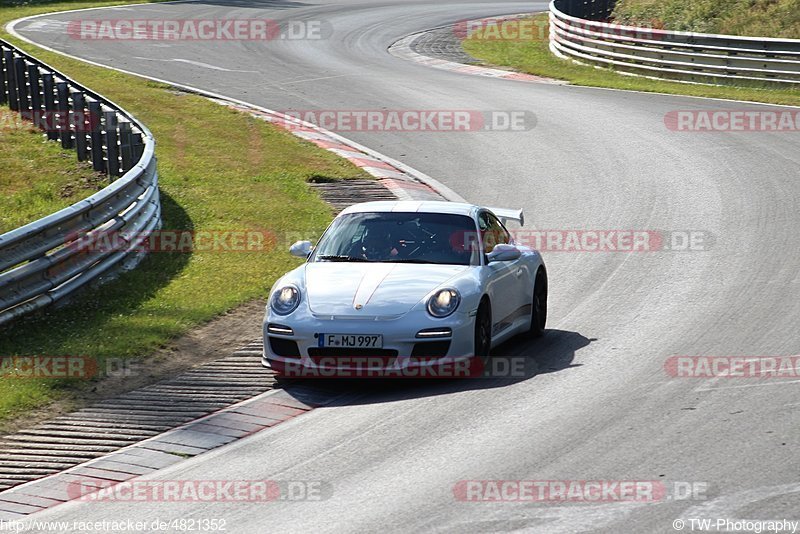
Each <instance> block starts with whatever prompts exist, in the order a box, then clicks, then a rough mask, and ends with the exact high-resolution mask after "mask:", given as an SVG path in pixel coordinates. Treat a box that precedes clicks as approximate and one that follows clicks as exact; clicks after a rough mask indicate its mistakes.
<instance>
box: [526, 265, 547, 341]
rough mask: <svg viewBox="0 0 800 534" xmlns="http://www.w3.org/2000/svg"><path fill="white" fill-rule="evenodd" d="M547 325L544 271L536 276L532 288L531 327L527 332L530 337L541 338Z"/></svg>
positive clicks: (545, 276) (545, 278)
mask: <svg viewBox="0 0 800 534" xmlns="http://www.w3.org/2000/svg"><path fill="white" fill-rule="evenodd" d="M546 323H547V275H546V274H545V273H544V271H541V270H540V271H539V272H538V273H537V274H536V283H535V284H534V287H533V302H532V312H531V326H530V329H529V330H528V335H529V336H530V337H542V336H543V335H544V332H545V324H546Z"/></svg>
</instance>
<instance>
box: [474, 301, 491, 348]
mask: <svg viewBox="0 0 800 534" xmlns="http://www.w3.org/2000/svg"><path fill="white" fill-rule="evenodd" d="M491 348H492V310H491V307H490V306H489V303H488V302H487V301H483V302H481V305H480V306H478V315H476V316H475V356H476V357H477V358H480V360H481V361H482V362H483V363H484V364H486V363H487V362H488V361H489V351H490V349H491Z"/></svg>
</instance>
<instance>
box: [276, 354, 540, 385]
mask: <svg viewBox="0 0 800 534" xmlns="http://www.w3.org/2000/svg"><path fill="white" fill-rule="evenodd" d="M271 365H272V368H273V370H275V371H276V372H278V373H279V374H281V375H282V376H284V377H286V378H304V379H308V378H322V379H332V378H344V379H348V378H374V379H379V378H381V379H383V378H385V379H453V378H456V379H457V378H527V377H530V376H533V375H534V374H536V372H537V370H538V365H537V363H536V361H535V360H534V359H532V358H529V357H525V356H519V357H506V358H503V357H494V358H490V359H489V360H488V361H487V362H484V361H482V360H481V359H480V358H476V357H471V358H464V359H456V358H452V357H443V358H439V357H417V356H414V357H410V358H398V359H395V358H394V357H387V356H369V355H365V356H348V355H346V354H344V355H342V356H326V357H319V358H318V357H315V358H313V359H311V360H307V361H302V360H297V361H273V362H271Z"/></svg>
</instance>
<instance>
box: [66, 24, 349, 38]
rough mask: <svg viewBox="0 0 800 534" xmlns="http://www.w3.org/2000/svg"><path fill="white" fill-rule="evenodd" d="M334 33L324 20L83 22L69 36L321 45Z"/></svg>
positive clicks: (72, 25) (68, 30) (69, 29)
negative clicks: (301, 42)
mask: <svg viewBox="0 0 800 534" xmlns="http://www.w3.org/2000/svg"><path fill="white" fill-rule="evenodd" d="M332 33H333V29H332V26H331V24H330V23H329V22H328V21H324V20H281V21H279V20H274V19H79V20H72V21H70V22H69V24H67V35H68V36H69V37H70V38H71V39H77V40H83V41H87V40H88V41H136V40H147V41H277V40H287V41H320V40H323V39H328V38H329V37H330V36H331V35H332Z"/></svg>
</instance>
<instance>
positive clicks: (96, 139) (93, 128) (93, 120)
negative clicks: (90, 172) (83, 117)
mask: <svg viewBox="0 0 800 534" xmlns="http://www.w3.org/2000/svg"><path fill="white" fill-rule="evenodd" d="M88 107H89V150H90V152H91V155H92V167H93V168H94V170H96V171H98V172H105V170H106V166H105V162H104V161H103V135H102V132H101V128H102V124H100V102H97V101H92V102H89V106H88Z"/></svg>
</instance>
